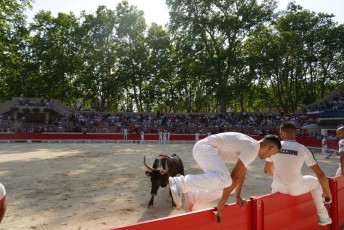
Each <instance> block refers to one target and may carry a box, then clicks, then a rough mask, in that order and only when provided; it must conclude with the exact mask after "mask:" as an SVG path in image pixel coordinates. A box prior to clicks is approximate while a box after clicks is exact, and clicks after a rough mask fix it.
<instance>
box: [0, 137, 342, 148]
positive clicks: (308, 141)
mask: <svg viewBox="0 0 344 230" xmlns="http://www.w3.org/2000/svg"><path fill="white" fill-rule="evenodd" d="M204 137H206V135H200V139H202V138H204ZM252 137H253V138H255V139H260V138H262V137H261V136H252ZM0 140H1V141H2V142H25V141H28V142H32V141H35V142H53V141H59V142H71V141H75V142H92V141H103V142H138V141H140V140H141V135H140V134H128V136H127V139H124V135H123V134H122V133H85V134H82V133H0ZM144 140H145V142H158V141H159V135H158V134H149V133H148V134H145V135H144ZM169 141H170V142H172V143H173V142H195V135H194V134H171V136H170V140H169ZM297 141H299V142H300V143H302V144H304V145H306V146H308V147H310V148H321V139H316V138H303V137H298V138H297ZM328 148H329V149H330V150H333V151H336V150H337V149H338V141H328Z"/></svg>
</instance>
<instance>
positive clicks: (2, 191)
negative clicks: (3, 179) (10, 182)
mask: <svg viewBox="0 0 344 230" xmlns="http://www.w3.org/2000/svg"><path fill="white" fill-rule="evenodd" d="M4 196H6V189H5V186H3V184H1V183H0V200H1V199H2V198H3V197H4Z"/></svg>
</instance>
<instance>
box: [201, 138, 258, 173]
mask: <svg viewBox="0 0 344 230" xmlns="http://www.w3.org/2000/svg"><path fill="white" fill-rule="evenodd" d="M206 139H207V141H208V143H209V144H210V145H212V146H213V147H216V148H218V152H219V156H220V157H221V159H222V160H223V161H224V162H225V163H233V164H235V163H236V162H237V161H238V159H240V160H241V161H242V162H243V164H244V165H245V167H247V166H248V165H249V164H251V163H252V162H253V161H254V159H255V158H256V157H257V155H258V151H259V148H260V144H259V141H257V140H255V139H253V138H252V137H249V136H247V135H245V134H242V133H236V132H225V133H219V134H214V135H211V136H208V137H207V138H206Z"/></svg>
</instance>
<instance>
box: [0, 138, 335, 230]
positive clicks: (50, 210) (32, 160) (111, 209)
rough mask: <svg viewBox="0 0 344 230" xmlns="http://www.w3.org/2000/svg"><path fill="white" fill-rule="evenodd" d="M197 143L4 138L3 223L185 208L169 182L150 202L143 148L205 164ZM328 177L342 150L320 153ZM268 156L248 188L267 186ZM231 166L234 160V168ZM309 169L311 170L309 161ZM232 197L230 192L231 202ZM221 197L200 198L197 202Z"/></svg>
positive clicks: (150, 157)
mask: <svg viewBox="0 0 344 230" xmlns="http://www.w3.org/2000/svg"><path fill="white" fill-rule="evenodd" d="M192 147H193V144H192V143H190V144H168V145H166V144H165V145H163V144H125V143H92V144H83V143H79V144H74V143H50V144H49V143H48V144H47V143H30V144H28V143H12V144H11V143H1V144H0V182H1V183H3V184H4V185H5V187H6V190H7V200H8V208H7V212H6V215H5V217H4V219H3V222H2V224H1V226H0V229H4V230H5V229H6V230H7V229H54V230H56V229H68V230H69V229H72V230H74V229H76V230H81V229H82V230H85V229H97V230H99V229H105V228H110V227H115V226H117V227H118V226H123V225H127V224H133V223H136V222H139V221H145V220H150V219H156V218H161V217H166V216H171V215H176V214H180V213H183V211H182V210H174V209H172V206H171V199H170V197H169V195H168V187H166V188H163V189H159V192H158V196H157V197H156V198H155V204H154V207H152V208H148V207H147V204H148V201H149V199H150V194H149V192H150V180H149V178H148V177H147V176H146V175H145V173H144V172H145V170H146V169H145V167H144V165H143V163H142V162H143V156H144V155H145V154H146V155H147V162H148V163H149V164H152V163H153V161H154V158H155V157H156V156H157V155H159V154H168V155H170V154H172V153H177V154H178V155H179V156H180V157H181V158H182V160H183V161H184V166H185V173H186V174H195V173H201V172H202V171H201V170H200V168H199V167H198V165H197V164H196V162H195V161H194V160H193V158H192V154H191V151H192ZM315 156H316V158H317V160H318V162H319V165H320V166H321V167H322V169H323V170H324V171H325V173H326V174H327V176H328V177H331V176H334V174H335V171H336V170H337V167H338V162H339V158H338V156H332V157H331V159H330V160H326V159H324V156H322V155H321V153H316V154H315ZM263 165H264V160H260V159H259V158H257V159H256V160H255V162H254V163H253V164H252V165H251V166H250V167H249V170H248V174H247V176H246V182H245V185H244V189H243V196H244V197H245V198H249V196H251V195H257V196H259V195H263V194H267V193H269V192H270V184H271V180H272V179H271V177H268V176H266V175H264V173H263ZM230 167H231V166H230V165H229V168H230ZM304 172H305V173H311V171H310V170H309V169H308V168H305V169H304ZM232 202H234V198H233V197H230V199H229V201H228V203H232ZM214 206H216V202H213V203H208V204H204V205H202V206H195V209H196V210H199V209H203V208H210V207H214Z"/></svg>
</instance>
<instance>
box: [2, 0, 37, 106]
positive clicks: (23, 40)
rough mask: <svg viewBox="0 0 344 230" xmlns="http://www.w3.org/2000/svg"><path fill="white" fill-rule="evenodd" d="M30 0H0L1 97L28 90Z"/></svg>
mask: <svg viewBox="0 0 344 230" xmlns="http://www.w3.org/2000/svg"><path fill="white" fill-rule="evenodd" d="M31 2H32V1H31V0H7V1H0V31H1V33H0V53H1V55H0V100H2V101H3V100H7V99H10V98H11V97H13V96H18V95H20V94H27V93H28V91H27V89H26V88H25V86H26V83H27V82H28V79H29V75H28V72H27V70H28V69H29V67H30V64H29V62H28V59H27V43H28V39H29V31H28V30H27V28H26V16H25V10H27V9H28V8H30V7H31Z"/></svg>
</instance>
